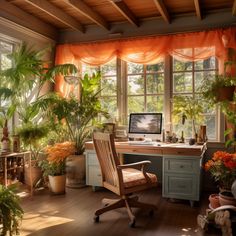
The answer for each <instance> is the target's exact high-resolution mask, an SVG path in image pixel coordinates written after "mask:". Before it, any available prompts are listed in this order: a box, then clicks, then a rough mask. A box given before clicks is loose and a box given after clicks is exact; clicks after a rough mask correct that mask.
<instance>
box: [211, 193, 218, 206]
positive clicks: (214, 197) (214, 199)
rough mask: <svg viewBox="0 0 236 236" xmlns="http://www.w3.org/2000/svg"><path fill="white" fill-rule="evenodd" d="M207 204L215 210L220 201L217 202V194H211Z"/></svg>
mask: <svg viewBox="0 0 236 236" xmlns="http://www.w3.org/2000/svg"><path fill="white" fill-rule="evenodd" d="M209 202H210V206H211V207H212V208H214V209H215V208H217V207H220V200H219V194H215V193H214V194H211V195H210V196H209Z"/></svg>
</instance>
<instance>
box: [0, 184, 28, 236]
mask: <svg viewBox="0 0 236 236" xmlns="http://www.w3.org/2000/svg"><path fill="white" fill-rule="evenodd" d="M13 190H14V186H13V185H12V186H9V187H5V186H3V185H0V225H1V227H0V234H1V235H13V234H17V235H19V227H20V222H21V220H22V217H23V214H24V211H23V209H22V208H21V206H20V198H19V197H18V196H17V195H16V194H15V193H14V192H13Z"/></svg>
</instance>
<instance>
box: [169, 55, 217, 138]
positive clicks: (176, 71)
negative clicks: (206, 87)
mask: <svg viewBox="0 0 236 236" xmlns="http://www.w3.org/2000/svg"><path fill="white" fill-rule="evenodd" d="M172 65H173V67H172V69H173V73H172V91H173V94H172V96H173V97H174V96H175V95H185V96H192V97H193V98H194V99H199V98H200V96H201V95H200V93H199V88H200V85H201V83H202V80H204V78H205V77H206V76H212V75H215V73H216V71H217V62H216V59H215V58H214V57H211V58H209V59H206V60H200V61H196V62H182V61H179V60H177V59H175V58H173V60H172ZM173 106H174V104H173ZM203 107H204V115H203V120H202V121H201V123H199V124H197V125H201V124H205V125H206V126H207V137H208V139H210V140H216V139H217V128H216V126H217V119H216V118H217V116H216V109H215V108H214V109H209V108H208V106H207V104H203ZM173 130H174V132H175V133H177V134H178V135H180V134H181V130H182V124H174V126H173ZM184 130H185V137H191V136H192V124H191V121H189V120H186V123H185V128H184Z"/></svg>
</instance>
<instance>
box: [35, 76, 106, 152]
mask: <svg viewBox="0 0 236 236" xmlns="http://www.w3.org/2000/svg"><path fill="white" fill-rule="evenodd" d="M100 79H101V75H100V73H97V74H93V75H92V76H91V77H90V76H88V74H85V75H84V78H83V79H81V80H80V81H79V85H80V93H79V94H80V96H79V98H77V97H74V96H71V97H70V98H63V97H60V96H59V95H58V94H55V93H49V94H47V95H44V96H42V97H41V98H40V99H39V100H38V101H36V102H35V103H34V106H35V107H36V108H39V109H41V110H42V111H44V112H45V115H46V116H47V117H51V118H53V120H54V123H55V122H58V123H60V124H62V123H63V121H64V122H65V124H66V130H67V136H68V137H69V140H70V141H72V142H75V144H76V149H77V154H82V153H83V152H84V143H85V141H86V140H87V139H88V137H90V135H91V132H92V131H93V127H94V126H95V125H96V118H97V117H98V115H103V116H106V117H108V113H107V112H106V111H105V110H104V109H103V108H102V107H101V103H100V101H99V97H98V95H99V93H100V92H101V90H100V89H99V84H100Z"/></svg>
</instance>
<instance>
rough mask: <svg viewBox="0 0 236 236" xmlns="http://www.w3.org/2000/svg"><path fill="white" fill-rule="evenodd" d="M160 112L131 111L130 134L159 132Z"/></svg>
mask: <svg viewBox="0 0 236 236" xmlns="http://www.w3.org/2000/svg"><path fill="white" fill-rule="evenodd" d="M161 130H162V113H131V114H130V118H129V133H130V134H161Z"/></svg>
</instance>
